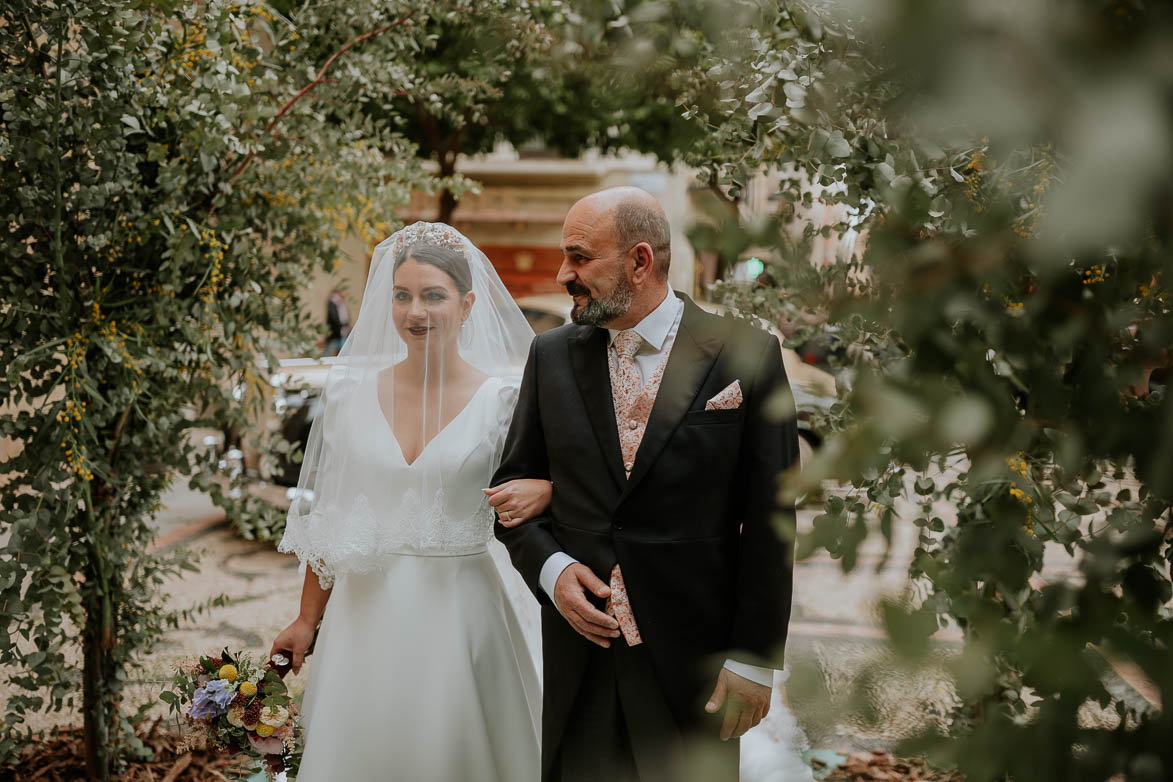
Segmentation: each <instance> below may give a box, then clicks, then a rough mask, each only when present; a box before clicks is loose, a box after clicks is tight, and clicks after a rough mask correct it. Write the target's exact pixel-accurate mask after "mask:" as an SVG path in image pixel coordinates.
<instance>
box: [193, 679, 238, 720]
mask: <svg viewBox="0 0 1173 782" xmlns="http://www.w3.org/2000/svg"><path fill="white" fill-rule="evenodd" d="M234 697H236V690H235V689H233V687H232V685H231V684H229V683H228V682H227V681H225V680H224V679H212V681H210V682H208V683H207V684H205V685H204V686H203V687H200V688H199V689H198V690H196V691H195V693H193V694H192V696H191V708H190V709H188V710H187V716H189V717H192V718H194V719H200V718H202V717H217V716H219V715H221V714H223V713H224V712H225V711H227V709H228V704H229V703H231V702H232V699H233V698H234Z"/></svg>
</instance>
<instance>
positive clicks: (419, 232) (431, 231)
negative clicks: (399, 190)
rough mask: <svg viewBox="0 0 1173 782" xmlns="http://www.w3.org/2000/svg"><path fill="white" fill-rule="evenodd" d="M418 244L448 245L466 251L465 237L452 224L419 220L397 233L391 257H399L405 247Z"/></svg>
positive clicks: (462, 251)
mask: <svg viewBox="0 0 1173 782" xmlns="http://www.w3.org/2000/svg"><path fill="white" fill-rule="evenodd" d="M417 244H430V245H433V246H437V247H448V248H451V249H453V250H459V251H460V252H461V253H462V254H463V253H464V237H463V236H461V234H460V232H459V231H457V230H456V229H455V228H453V227H452V226H450V225H446V224H445V223H425V222H422V221H421V222H418V223H412V224H411V225H409V226H405V227H404V228H402V229H400V230H399V232H398V233H396V234H395V241H394V242H393V243H392V245H391V257H392V258H398V257H399V252H400V251H401V250H402V249H403V248H404V247H411V246H413V245H417Z"/></svg>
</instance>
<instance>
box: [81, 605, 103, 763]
mask: <svg viewBox="0 0 1173 782" xmlns="http://www.w3.org/2000/svg"><path fill="white" fill-rule="evenodd" d="M88 586H89V587H90V589H93V590H94V592H95V593H96V592H97V589H96V586H97V585H96V584H91V585H88ZM108 600H109V598H108V597H106V596H104V595H100V594H92V595H91V597H90V599H89V600H87V601H86V602H87V609H88V610H87V611H86V624H85V628H84V630H83V631H82V644H83V655H84V656H83V664H82V714H83V717H84V720H85V751H86V775H87V776H88V777H89V779H91V780H100V782H109V780H110V704H109V689H108V687H107V678H106V677H107V671H106V668H107V665H108V660H109V657H108V655H107V651H106V636H107V634H108V632H109V631H108V630H107V629H106V623H105V621H104V617H105V615H106V613H107V612H108V610H109V609H108V607H107V606H105V603H106V602H107V601H108Z"/></svg>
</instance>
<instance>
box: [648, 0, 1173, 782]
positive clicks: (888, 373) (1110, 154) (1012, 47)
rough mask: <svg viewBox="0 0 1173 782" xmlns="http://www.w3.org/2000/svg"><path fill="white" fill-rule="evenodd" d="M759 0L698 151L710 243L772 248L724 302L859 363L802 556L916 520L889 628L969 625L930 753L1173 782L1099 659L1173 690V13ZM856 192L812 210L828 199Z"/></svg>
mask: <svg viewBox="0 0 1173 782" xmlns="http://www.w3.org/2000/svg"><path fill="white" fill-rule="evenodd" d="M723 5H724V4H723ZM740 5H742V6H743V7H744V8H746V9H747V12H748V13H750V14H751V15H753V18H755V19H756V20H757V24H756V25H755V26H754V27H753V29H752V30H750V31H744V32H743V33H742V35H741V36H740V38H739V39H738V38H733V37H730V36H721V37H716V38H708V39H706V42H705V43H704V45H703V48H702V51H701V54H700V56H699V58H698V60H697V62H696V63H693V64H691V65H688V66H687V67H682V73H684V74H687V77H688V78H689V79H691V83H692V85H693V86H692V88H691V91H690V92H689V93H688V94H686V95H685V96H683V98H682V108H683V110H684V111H686V112H687V113H688V115H689V116H690V117H692V118H693V119H694V120H695V121H697V122H698V123H701V124H703V125H704V126H705V127H706V128H707V129H708V130H709V131H710V136H709V139H708V142H707V143H705V144H701V145H699V146H697V147H696V148H695V149H694V150H693V151H692V153H690V155H689V160H690V162H692V163H693V164H694V165H697V166H698V167H699V168H700V170H701V174H702V180H703V181H705V182H706V183H707V184H708V185H709V186H710V187H711V188H712V189H713V190H714V192H715V194H716V195H717V196H719V198H720V200H721V201H722V202H724V203H725V205H726V207H727V208H724V209H722V210H718V211H717V213H716V215H715V218H714V223H713V225H712V226H709V227H704V226H702V227H700V228H698V229H696V230H695V231H694V234H693V236H694V239H695V240H697V242H698V244H700V245H701V247H702V249H712V250H717V251H718V252H720V253H721V254H722V256H723V259H724V260H725V261H726V263H729V262H732V261H735V260H737V259H738V258H741V257H744V256H745V255H746V254H747V253H749V252H754V253H756V254H758V255H759V256H760V257H765V258H766V259H767V260H769V261H770V262H771V266H770V269H769V275H770V278H771V279H772V285H770V286H765V287H763V286H761V285H754V286H745V285H741V286H739V285H731V284H726V285H724V286H723V287H722V288H721V289H720V290H719V291H718V293H719V294H721V295H729V296H731V297H732V300H733V301H734V302H735V303H738V304H739V305H741V306H742V307H743V308H745V309H749V310H752V311H756V312H760V313H762V314H764V315H766V316H767V317H771V318H772V319H774V320H775V321H776V322H778V323H779V324H780V325H781V326H782V327H783V328H784V330H786V331H787V333H788V334H790V335H792V339H793V341H794V342H795V343H796V344H797V343H798V342H802V341H804V340H805V339H807V338H809V337H811V336H813V335H816V334H819V335H821V336H822V338H823V339H826V340H829V341H830V342H831V343H832V344H833V345H834V346H835V348H836V349H835V351H834V352H833V357H834V358H833V360H834V361H835V363H836V364H837V365H838V366H840V367H841V368H843V369H844V370H846V371H845V373H844V375H843V378H844V379H852V380H853V382H852V384H851V386H850V390H849V392H848V393H847V394H846V395H845V399H844V400H843V401H842V403H841V404H839V405H837V406H836V407H835V408H834V409H833V410H832V411H831V413H830V415H829V419H828V422H827V424H828V426H830V427H831V429H832V430H833V431H834V432H835V433H834V434H833V436H831V437H830V438H829V439H828V441H827V442H826V444H825V445H824V447H823V448H821V449H820V451H818V452H817V453H816V456H815V458H814V460H813V463H812V464H811V465H809V467H808V468H807V469H806V470H805V471H804V472H803V474H802V475H799V476H793V480H792V481H791V490H792V491H795V492H807V493H809V494H810V495H811V496H813V497H815V498H816V499H817V498H820V497H821V498H822V500H823V501H824V502H825V506H824V508H823V512H822V513H821V514H819V515H818V517H817V518H816V519H815V521H814V527H813V530H812V531H811V532H810V533H809V534H807V535H805V536H804V537H803V538H802V539H800V540H799V544H798V545H799V554H800V556H801V555H806V554H809V553H811V552H813V551H814V550H816V549H820V548H821V549H825V550H827V551H829V552H830V553H831V554H832V555H833V556H835V557H837V558H840V559H841V562H842V564H843V567H844V569H845V570H850V569H852V568H853V567H854V566H855V563H856V552H857V551H858V549H859V546H860V544H861V543H862V542H863V541H864V540H866V539H867V538H869V537H871V536H874V535H881V536H884V537H886V538H887V539H888V540H889V541H891V538H892V531H893V527H894V525H896V524H910V523H911V524H915V525H916V526H917V527H918V530H919V542H918V547H917V549H916V554H915V558H914V561H913V564H912V572H911V576H912V577H913V579H914V585H915V586H916V590H915V591H916V593H918V594H919V595H920V598H918V599H917V600H915V601H914V602H913V603H912V604H910V605H909V606H903V607H898V606H889V607H888V608H886V609H885V617H886V622H887V625H888V629H889V634H890V637H891V639H892V643H893V645H894V647H895V648H896V649H897V651H900V652H901V653H903V654H904V655H905V657H906V658H907V659H908V660H909V663H910V664H916V663H917V662H918V661H921V660H923V659H924V658H925V655H926V653H927V650H928V649H929V636H930V635H931V633H933V632H935V631H936V630H937V629H938V628H939V627H947V626H955V627H959V628H960V629H961V630H962V631H963V634H964V639H965V643H964V647H963V651H962V653H961V654H960V655H959V657H958V658H957V659H956V661H955V663H954V665H953V673H954V675H955V680H956V683H957V686H958V694H959V696H960V698H961V703H960V705H959V706H958V708H957V709H956V710H955V711H954V713H952V714H951V715H949V724H950V732H949V735H946V736H935V735H928V736H925V737H923V739H922V740H921V741H918V742H916V743H915V744H913V745H912V749H914V750H916V751H921V752H925V753H927V754H929V755H930V756H931V757H932V758H934V759H935V760H936V761H937V762H939V763H942V764H946V765H953V766H956V767H958V768H959V769H960V770H961V771H962V772H963V773H964V774H965V775H966V777H967V778H968V779H970V780H975V781H976V780H993V779H1016V780H1042V779H1054V780H1067V779H1106V778H1109V777H1110V776H1112V775H1113V774H1117V773H1121V774H1124V775H1126V776H1127V777H1128V778H1129V779H1133V778H1136V779H1157V778H1164V777H1167V776H1168V775H1169V773H1170V772H1171V770H1173V753H1171V751H1170V745H1169V743H1168V740H1167V738H1168V736H1169V735H1171V734H1173V723H1171V720H1173V717H1170V716H1169V713H1168V711H1165V712H1158V711H1156V710H1154V709H1150V708H1147V707H1145V706H1144V705H1143V704H1138V703H1137V702H1136V701H1132V702H1126V701H1122V700H1120V699H1118V698H1116V697H1114V696H1113V695H1111V694H1110V693H1109V692H1108V691H1107V689H1105V686H1104V684H1103V678H1102V676H1101V673H1102V670H1101V669H1102V668H1103V660H1104V659H1105V658H1107V659H1115V658H1120V659H1123V660H1126V661H1128V662H1130V663H1131V664H1132V665H1134V666H1136V669H1137V670H1139V671H1141V672H1142V673H1143V675H1144V676H1145V677H1146V678H1147V679H1148V680H1149V681H1150V682H1151V683H1152V685H1153V686H1154V687H1155V689H1156V691H1157V692H1158V693H1159V696H1160V697H1161V699H1162V700H1165V701H1167V700H1168V698H1169V696H1170V693H1173V673H1171V669H1170V667H1169V666H1168V664H1167V661H1168V649H1169V648H1170V644H1171V643H1173V622H1171V620H1173V611H1171V609H1170V598H1171V596H1173V588H1171V583H1170V566H1171V563H1173V551H1171V547H1170V539H1171V535H1173V527H1171V517H1170V502H1171V501H1173V401H1171V400H1170V396H1169V394H1168V393H1167V389H1166V386H1165V383H1166V382H1167V381H1166V380H1163V379H1162V377H1164V378H1167V377H1168V371H1169V367H1170V364H1171V363H1173V361H1171V355H1170V350H1169V346H1170V345H1173V312H1171V309H1170V301H1171V300H1170V296H1171V295H1173V291H1171V290H1170V284H1171V281H1173V268H1171V266H1173V264H1171V262H1170V258H1171V257H1173V248H1171V247H1170V243H1171V241H1173V234H1171V230H1173V225H1171V215H1173V211H1171V210H1170V204H1171V203H1173V190H1171V189H1170V184H1169V183H1170V182H1173V149H1171V147H1170V143H1169V139H1170V138H1173V134H1171V133H1170V130H1171V127H1173V117H1171V116H1170V111H1169V106H1170V105H1173V104H1171V102H1170V99H1171V97H1173V80H1171V79H1170V72H1169V71H1168V69H1166V68H1162V67H1158V66H1156V65H1155V63H1157V62H1159V61H1160V60H1161V58H1162V57H1163V56H1164V55H1163V54H1161V53H1163V52H1167V51H1169V50H1170V49H1171V47H1173V20H1171V19H1170V17H1169V14H1168V11H1167V10H1165V9H1164V8H1163V7H1157V6H1154V5H1152V4H1141V3H1132V2H1112V3H1091V2H1089V3H1075V4H1067V5H1065V6H1063V7H1062V8H1059V7H1056V6H1054V5H1052V4H1047V3H1035V4H1025V5H1024V4H999V3H988V2H984V1H983V0H974V2H965V3H951V4H925V3H917V2H906V3H905V2H901V3H892V4H887V5H886V6H885V7H884V8H882V9H880V8H876V7H874V6H873V5H872V4H868V5H867V6H866V9H865V7H864V6H863V5H860V6H859V9H861V10H860V11H859V13H857V12H856V6H855V5H854V4H848V3H841V4H835V5H834V7H832V6H831V4H826V3H820V4H815V3H797V2H791V3H773V2H746V3H742V4H740ZM865 13H866V14H867V15H866V17H865V16H864V14H865ZM651 34H652V35H655V34H658V32H657V31H653V32H652V33H651ZM755 176H761V177H765V178H766V179H765V181H769V182H772V181H777V182H778V184H777V189H776V200H775V201H774V203H776V204H777V205H778V206H777V210H776V213H775V214H774V215H772V216H769V219H761V218H747V217H745V216H743V212H742V207H743V206H744V202H745V198H746V190H747V188H748V186H749V185H748V183H749V182H750V181H751V180H752V179H753V178H754V177H755ZM758 181H762V180H760V179H759V180H758ZM835 204H842V205H843V206H842V207H841V208H842V209H844V210H845V211H843V212H841V213H840V215H841V222H840V223H839V224H838V225H837V226H834V227H831V226H827V227H821V226H820V225H819V224H818V222H817V218H815V217H812V216H811V214H812V212H811V209H812V208H813V209H819V208H821V207H822V206H823V205H835ZM791 205H793V206H791ZM728 207H732V208H728ZM848 210H850V211H848ZM848 230H851V231H858V230H862V231H863V232H864V233H865V234H866V238H865V239H863V240H861V242H862V241H866V250H864V252H863V253H861V254H858V253H857V254H849V253H846V252H845V253H844V254H843V256H842V257H841V258H840V259H839V261H840V262H839V263H836V264H832V265H831V266H829V267H825V268H815V267H812V266H811V265H810V264H809V261H808V259H809V252H808V251H807V250H806V248H805V246H804V245H806V244H807V243H809V242H810V241H811V240H812V239H814V238H817V236H818V235H819V234H821V235H823V236H828V235H830V236H831V237H832V238H834V236H835V235H836V234H843V235H848V236H849V235H850V234H848V233H847V232H848ZM775 286H776V287H775ZM1154 373H1155V374H1154ZM1162 373H1164V374H1163V375H1162ZM828 480H832V481H836V482H839V485H840V486H841V487H842V488H837V489H833V490H832V489H827V488H826V486H827V484H826V481H828ZM1066 562H1069V563H1070V565H1067V566H1065V567H1060V569H1059V572H1060V573H1061V575H1057V574H1056V572H1055V569H1054V568H1053V567H1052V563H1066ZM1064 570H1069V571H1070V572H1069V573H1063V571H1064ZM1097 712H1098V713H1097Z"/></svg>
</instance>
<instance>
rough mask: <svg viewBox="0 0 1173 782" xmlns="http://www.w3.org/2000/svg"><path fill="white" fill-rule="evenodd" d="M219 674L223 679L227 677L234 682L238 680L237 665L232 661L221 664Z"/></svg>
mask: <svg viewBox="0 0 1173 782" xmlns="http://www.w3.org/2000/svg"><path fill="white" fill-rule="evenodd" d="M218 675H219V677H220V678H221V679H227V680H228V681H230V682H234V681H236V666H235V665H233V664H232V663H228V664H227V665H222V666H220V673H219V674H218Z"/></svg>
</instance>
